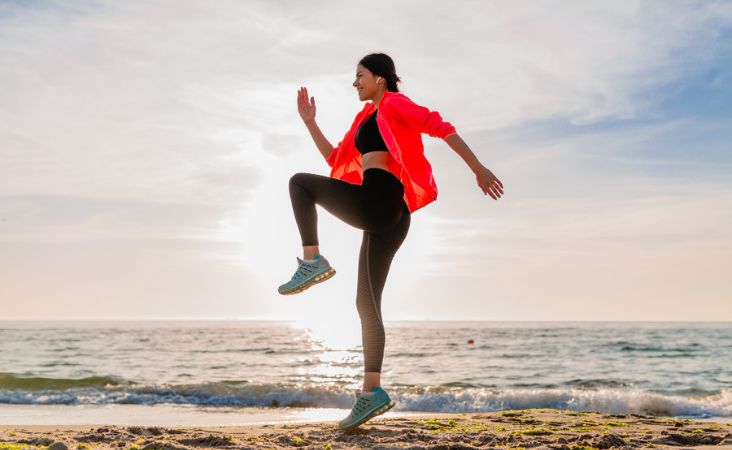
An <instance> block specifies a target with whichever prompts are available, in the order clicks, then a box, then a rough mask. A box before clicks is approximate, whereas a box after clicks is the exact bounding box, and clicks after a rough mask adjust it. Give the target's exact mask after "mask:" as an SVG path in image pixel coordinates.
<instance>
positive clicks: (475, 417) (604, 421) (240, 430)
mask: <svg viewBox="0 0 732 450" xmlns="http://www.w3.org/2000/svg"><path fill="white" fill-rule="evenodd" d="M520 447H523V448H537V449H541V448H543V449H562V450H589V449H591V448H597V449H606V448H625V449H628V448H677V449H678V448H692V447H693V448H698V449H702V448H708V449H711V448H714V449H722V448H727V449H732V421H730V422H729V423H725V422H722V423H716V422H706V421H698V420H691V419H686V420H675V419H673V418H663V417H654V416H644V415H638V414H605V413H598V412H590V411H583V412H577V411H563V410H555V409H526V410H506V411H500V412H494V413H459V414H425V415H419V416H408V417H391V418H388V417H387V418H384V417H376V418H374V419H372V420H370V421H369V422H367V423H365V424H363V425H361V426H360V427H359V428H357V429H355V430H353V431H349V432H343V431H340V430H338V428H337V422H308V423H280V424H258V425H246V426H220V427H217V426H203V427H201V426H186V427H157V426H156V427H140V426H98V425H26V426H13V425H0V449H2V450H4V449H20V448H50V449H52V450H63V449H64V448H68V449H79V450H85V449H87V450H91V449H97V448H115V449H122V448H124V449H140V450H143V449H144V450H151V449H202V448H232V449H233V448H245V449H281V448H304V449H322V450H328V449H361V448H377V449H472V448H503V449H508V448H512V449H516V448H520Z"/></svg>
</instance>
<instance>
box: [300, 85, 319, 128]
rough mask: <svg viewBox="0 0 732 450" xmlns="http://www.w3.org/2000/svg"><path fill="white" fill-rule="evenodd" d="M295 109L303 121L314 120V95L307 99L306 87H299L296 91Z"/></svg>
mask: <svg viewBox="0 0 732 450" xmlns="http://www.w3.org/2000/svg"><path fill="white" fill-rule="evenodd" d="M297 111H298V112H299V113H300V117H302V121H303V122H309V121H311V120H315V97H310V99H309V100H308V88H306V87H300V89H299V90H298V91H297Z"/></svg>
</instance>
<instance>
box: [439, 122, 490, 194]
mask: <svg viewBox="0 0 732 450" xmlns="http://www.w3.org/2000/svg"><path fill="white" fill-rule="evenodd" d="M444 140H445V142H447V144H448V145H449V146H450V147H451V148H452V149H453V150H455V153H457V154H458V155H460V157H461V158H463V161H465V163H466V164H467V165H468V167H470V170H472V171H473V173H474V174H475V178H476V181H477V182H478V186H479V187H480V189H481V190H482V191H483V194H488V195H490V196H491V197H493V199H494V200H498V199H499V198H500V197H501V195H503V183H501V180H499V179H498V178H497V177H496V176H495V175H493V172H491V171H490V170H488V168H487V167H485V166H484V165H483V164H481V162H480V161H478V158H477V157H476V156H475V154H474V153H473V152H472V150H470V147H468V144H466V143H465V141H463V138H461V137H460V135H458V134H457V133H453V134H451V135H449V136H446V137H445V138H444Z"/></svg>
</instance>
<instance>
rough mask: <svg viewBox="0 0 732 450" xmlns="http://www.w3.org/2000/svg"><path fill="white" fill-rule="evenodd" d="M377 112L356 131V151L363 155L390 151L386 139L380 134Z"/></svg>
mask: <svg viewBox="0 0 732 450" xmlns="http://www.w3.org/2000/svg"><path fill="white" fill-rule="evenodd" d="M376 111H377V110H374V113H373V114H371V116H369V118H368V119H366V120H365V121H364V122H363V123H362V124H361V126H360V127H358V131H356V149H357V150H358V152H359V153H361V154H362V155H363V154H366V153H369V152H376V151H388V149H387V148H386V144H385V143H384V139H382V137H381V133H379V126H378V125H377V124H376Z"/></svg>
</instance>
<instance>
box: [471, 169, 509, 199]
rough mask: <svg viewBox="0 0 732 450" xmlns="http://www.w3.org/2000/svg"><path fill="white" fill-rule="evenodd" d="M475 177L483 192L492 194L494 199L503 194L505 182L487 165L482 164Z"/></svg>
mask: <svg viewBox="0 0 732 450" xmlns="http://www.w3.org/2000/svg"><path fill="white" fill-rule="evenodd" d="M475 179H476V181H477V182H478V187H480V189H481V190H482V191H483V194H488V195H490V196H491V197H493V200H498V199H499V198H500V197H501V195H503V183H501V180H499V179H498V178H497V177H496V176H495V175H493V172H491V171H490V170H489V169H488V168H487V167H485V166H482V167H481V168H480V169H479V170H478V171H477V172H476V173H475Z"/></svg>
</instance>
